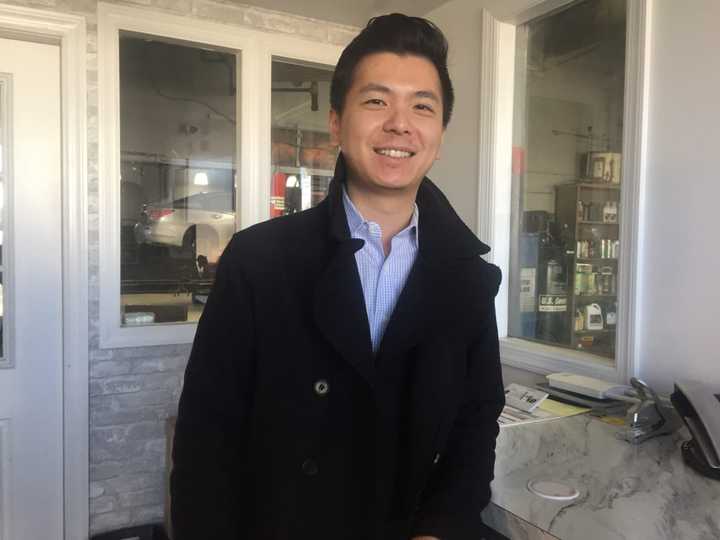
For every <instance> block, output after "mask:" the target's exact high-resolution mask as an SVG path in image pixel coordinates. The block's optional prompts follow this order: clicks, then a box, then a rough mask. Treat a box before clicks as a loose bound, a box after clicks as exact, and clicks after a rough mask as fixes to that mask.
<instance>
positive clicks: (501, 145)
mask: <svg viewBox="0 0 720 540" xmlns="http://www.w3.org/2000/svg"><path fill="white" fill-rule="evenodd" d="M571 1H572V0H546V1H544V2H540V3H537V2H534V1H532V0H527V1H526V6H525V9H524V10H522V11H520V12H518V13H516V14H515V15H512V16H510V17H508V18H507V19H505V20H502V21H501V20H498V19H496V18H494V17H493V16H492V15H491V13H490V12H489V11H487V10H483V13H482V22H481V73H480V96H481V98H480V122H479V123H480V133H479V151H478V165H479V167H478V171H479V178H478V180H479V184H478V236H479V237H480V238H481V239H483V240H484V241H486V242H488V243H489V244H490V245H492V246H493V251H492V252H491V254H490V255H489V256H488V259H489V260H490V261H491V262H493V263H494V264H496V265H498V266H499V267H500V269H501V270H502V272H503V275H504V276H506V277H505V279H504V280H503V283H502V285H501V287H500V291H499V293H498V296H497V298H496V303H495V307H496V311H497V320H498V332H499V336H500V357H501V361H502V363H503V364H504V365H507V366H510V367H515V368H520V369H524V370H527V371H530V372H533V373H537V374H541V375H546V374H548V373H553V372H558V371H570V372H573V373H580V374H584V375H589V376H593V377H597V378H601V379H605V380H612V381H618V382H625V381H627V380H628V379H629V378H630V377H633V376H636V375H637V373H638V372H639V363H640V354H639V353H640V351H639V350H638V346H639V339H638V336H637V334H638V332H639V330H640V320H639V310H638V306H639V305H640V300H641V295H642V287H641V284H640V282H639V276H640V275H641V273H642V269H641V268H640V264H641V257H640V254H641V252H642V245H643V235H642V230H643V228H642V226H643V208H644V200H645V195H644V193H645V186H646V169H647V166H646V161H647V160H646V146H647V117H648V87H649V80H650V73H649V66H650V52H651V47H650V44H651V37H652V36H651V27H650V21H651V14H652V0H628V2H627V30H626V53H625V96H624V101H625V109H624V113H623V114H624V118H623V122H624V130H623V181H622V183H621V196H620V201H621V208H620V212H621V214H622V216H623V220H622V223H621V225H620V235H621V238H622V243H621V253H620V260H619V269H618V324H617V328H618V331H617V337H616V340H617V341H616V346H615V349H616V354H615V362H614V364H613V363H612V362H610V361H604V360H603V359H602V358H601V357H598V356H594V355H589V354H587V353H580V352H576V351H572V350H569V349H563V348H560V347H554V346H550V345H543V344H539V343H533V342H530V341H526V340H523V339H520V338H512V337H509V336H508V320H509V313H508V312H509V282H510V280H509V279H507V276H509V274H510V270H511V269H510V246H511V242H512V237H511V205H512V196H513V184H512V176H511V168H512V130H513V122H514V120H513V112H514V107H513V96H514V78H515V77H514V73H515V35H516V29H517V27H518V26H519V25H521V24H524V23H526V22H528V21H530V20H532V19H535V18H537V17H539V16H541V15H545V14H547V13H549V12H551V11H554V10H557V9H559V8H562V7H563V6H565V5H567V4H569V3H571ZM589 359H591V360H590V361H588V360H589Z"/></svg>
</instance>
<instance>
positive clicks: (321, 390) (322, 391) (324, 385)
mask: <svg viewBox="0 0 720 540" xmlns="http://www.w3.org/2000/svg"><path fill="white" fill-rule="evenodd" d="M313 389H314V390H315V393H316V394H317V395H318V396H324V395H327V393H328V392H329V391H330V385H329V384H328V382H327V381H326V380H325V379H320V380H319V381H315V384H314V385H313Z"/></svg>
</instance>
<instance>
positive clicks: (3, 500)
mask: <svg viewBox="0 0 720 540" xmlns="http://www.w3.org/2000/svg"><path fill="white" fill-rule="evenodd" d="M60 132H61V130H60V47H59V46H56V45H48V44H39V43H29V42H25V41H18V40H10V39H0V154H1V157H0V163H2V165H0V241H1V246H0V247H1V249H2V252H1V256H2V258H1V260H0V272H1V275H2V283H1V285H0V292H2V293H3V294H2V295H0V299H1V300H2V303H1V306H0V307H1V308H2V323H1V325H2V343H1V345H0V347H1V348H2V352H1V353H0V539H1V540H60V539H61V538H62V536H63V395H62V360H63V359H62V259H61V257H62V191H61V138H60Z"/></svg>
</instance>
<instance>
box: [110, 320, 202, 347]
mask: <svg viewBox="0 0 720 540" xmlns="http://www.w3.org/2000/svg"><path fill="white" fill-rule="evenodd" d="M196 329H197V323H186V322H182V323H166V324H155V325H147V326H120V325H119V321H118V325H117V326H114V327H109V328H103V331H102V332H101V334H100V348H101V349H115V348H124V347H146V346H155V345H182V344H186V343H192V342H193V340H194V339H195V330H196Z"/></svg>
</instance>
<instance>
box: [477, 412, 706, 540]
mask: <svg viewBox="0 0 720 540" xmlns="http://www.w3.org/2000/svg"><path fill="white" fill-rule="evenodd" d="M620 429H621V428H618V427H616V426H611V425H609V424H606V423H604V422H601V421H600V420H598V419H595V418H592V417H590V416H587V415H582V416H575V417H571V418H564V419H559V420H551V421H547V422H540V423H537V424H528V425H521V426H507V427H503V428H502V429H501V430H500V435H499V437H498V444H497V462H496V465H495V480H494V482H493V484H492V489H493V497H492V503H491V505H490V506H489V507H488V508H487V509H486V510H485V511H484V512H483V517H484V520H485V521H486V523H487V524H488V525H490V526H491V527H493V528H495V529H496V530H498V531H499V532H502V533H503V534H505V535H506V536H508V537H509V538H511V539H512V540H517V539H525V538H527V539H548V538H559V539H561V540H719V539H720V481H717V480H710V479H706V478H703V477H701V476H700V475H699V474H697V473H696V472H695V471H693V470H692V469H690V468H689V467H688V466H687V465H685V463H684V462H683V460H682V456H681V455H680V443H681V442H682V441H683V440H685V439H687V438H689V437H688V434H687V431H686V430H685V429H684V428H683V429H682V430H680V432H678V433H675V434H673V435H670V436H664V437H658V438H655V439H651V440H649V441H646V442H644V443H642V444H640V445H638V446H633V445H630V444H628V443H627V442H625V441H621V440H618V439H617V438H616V437H615V433H616V432H617V431H619V430H620ZM538 477H543V478H550V479H556V480H562V481H564V482H565V483H568V484H571V485H573V486H574V487H576V488H577V489H578V491H580V497H579V498H577V499H575V500H574V501H570V502H560V501H551V500H547V499H543V498H540V497H538V496H537V495H534V494H533V493H531V492H530V491H529V490H528V489H527V483H528V481H529V480H531V479H534V478H538Z"/></svg>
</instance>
